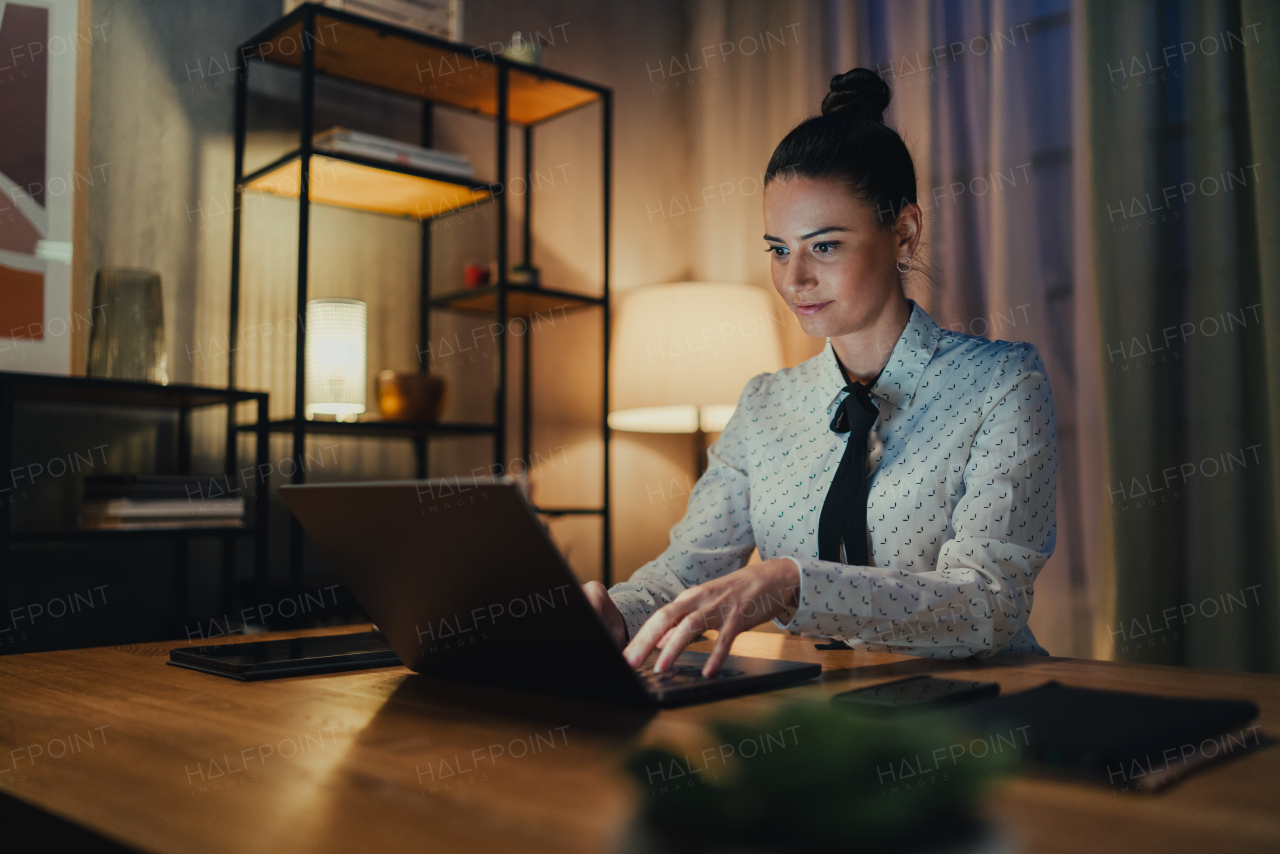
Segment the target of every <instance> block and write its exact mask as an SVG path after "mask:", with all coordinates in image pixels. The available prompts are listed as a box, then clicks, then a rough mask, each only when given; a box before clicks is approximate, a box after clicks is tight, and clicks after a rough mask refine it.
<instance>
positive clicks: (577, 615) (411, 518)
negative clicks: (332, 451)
mask: <svg viewBox="0 0 1280 854" xmlns="http://www.w3.org/2000/svg"><path fill="white" fill-rule="evenodd" d="M280 497H281V499H282V500H283V501H284V503H285V505H286V506H288V508H289V509H290V510H291V511H293V513H294V515H295V516H297V518H298V521H299V522H300V523H301V524H302V527H303V528H304V529H305V530H306V532H307V533H308V534H309V535H310V536H311V538H312V539H314V540H315V541H316V543H317V544H319V546H320V548H321V550H322V551H323V552H324V554H325V556H326V557H328V559H329V561H330V563H332V565H333V567H334V569H335V570H336V571H337V573H338V577H339V578H340V579H341V580H342V582H343V583H344V584H345V585H346V586H347V588H348V589H349V590H350V591H351V593H352V595H354V596H355V598H356V600H357V601H358V602H359V603H360V605H361V607H363V608H364V610H365V612H366V613H367V614H368V615H369V617H370V618H371V619H372V620H373V621H374V623H375V624H376V625H377V626H378V628H379V630H380V631H381V632H382V634H383V636H384V637H385V638H386V640H387V643H388V644H389V645H390V646H391V648H392V649H393V650H395V652H396V655H398V656H399V658H400V661H401V662H402V663H403V664H404V665H405V666H407V667H408V668H409V669H410V670H413V671H415V672H418V673H422V674H426V675H429V676H432V677H436V678H441V679H449V680H456V681H462V682H471V683H479V684H484V685H490V686H499V687H503V688H513V689H518V690H525V691H535V692H539V693H544V694H557V695H564V696H571V697H582V698H588V699H596V700H605V701H611V702H618V703H625V704H632V705H647V706H673V705H682V704H686V703H698V702H705V701H708V700H715V699H720V698H722V697H728V696H731V695H735V694H746V693H752V692H756V691H763V690H766V689H770V688H776V687H779V686H783V685H789V684H792V683H795V682H799V681H803V680H807V679H812V678H815V677H817V676H818V675H819V674H820V673H821V672H822V668H821V667H820V666H819V665H817V664H809V663H804V662H795V661H776V660H770V659H759V658H746V657H743V656H736V655H731V656H729V657H728V658H727V659H726V660H725V663H724V665H723V666H722V667H721V669H720V671H719V672H718V673H717V674H715V675H714V676H712V677H710V678H704V677H703V676H702V675H701V669H702V665H703V663H704V662H705V661H706V659H707V656H708V653H698V652H684V653H682V654H681V655H680V656H679V658H677V660H676V662H675V664H674V665H673V666H672V668H671V669H670V670H668V671H667V672H664V673H660V674H658V673H654V672H653V671H652V668H651V663H646V665H645V666H644V667H643V668H641V669H639V670H636V669H633V668H632V667H631V666H630V665H629V664H627V661H626V659H625V658H623V656H622V650H620V649H619V648H618V646H617V645H616V644H615V643H614V642H613V639H612V637H611V636H610V635H609V632H608V630H607V629H606V628H605V625H604V622H603V621H602V620H601V619H600V617H599V615H598V614H596V612H595V609H593V608H592V607H591V605H590V603H589V602H588V601H587V598H586V596H585V595H584V594H583V592H582V589H581V587H580V586H579V582H578V579H577V578H576V577H575V576H574V574H573V571H572V570H571V569H570V568H569V565H568V564H567V563H566V562H565V560H564V557H563V556H562V555H561V554H560V551H559V550H558V549H557V548H556V546H555V543H553V542H552V540H551V537H550V535H549V533H548V531H547V528H546V526H545V525H544V524H543V522H542V520H541V519H540V518H539V517H538V515H537V512H536V511H535V510H534V508H533V507H532V506H531V505H530V504H529V502H528V501H527V500H526V498H525V495H524V492H523V490H522V489H521V488H520V486H519V485H518V484H517V483H516V482H515V481H514V480H512V479H511V478H509V477H506V476H501V477H495V478H474V479H463V478H444V479H432V480H416V481H392V482H376V483H343V484H299V485H291V486H282V487H280ZM655 659H656V655H651V656H650V662H652V661H653V660H655Z"/></svg>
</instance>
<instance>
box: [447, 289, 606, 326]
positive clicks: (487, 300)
mask: <svg viewBox="0 0 1280 854" xmlns="http://www.w3.org/2000/svg"><path fill="white" fill-rule="evenodd" d="M504 287H505V288H506V289H507V314H508V315H509V316H511V317H516V316H520V317H529V316H530V315H538V314H541V315H554V313H555V312H556V311H559V310H561V309H563V310H565V311H573V310H574V309H579V308H587V307H589V306H593V305H604V298H603V297H593V296H588V295H587V294H578V293H574V292H573V291H557V290H554V289H552V288H541V287H535V286H533V285H512V284H502V285H486V286H485V287H483V288H468V289H467V290H463V291H454V292H453V293H451V294H444V295H442V296H438V297H434V298H432V300H431V306H432V308H447V309H451V310H453V311H461V312H468V313H472V314H493V313H494V312H495V311H497V310H498V291H499V290H500V289H501V288H504ZM551 319H552V320H554V317H552V318H551Z"/></svg>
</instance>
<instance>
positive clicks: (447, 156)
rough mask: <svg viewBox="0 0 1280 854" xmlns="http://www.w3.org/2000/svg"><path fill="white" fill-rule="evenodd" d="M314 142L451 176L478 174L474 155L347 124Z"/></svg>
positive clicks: (337, 151) (317, 146)
mask: <svg viewBox="0 0 1280 854" xmlns="http://www.w3.org/2000/svg"><path fill="white" fill-rule="evenodd" d="M313 145H314V146H315V149H316V150H317V151H331V152H333V153H334V154H350V155H353V156H355V157H363V158H366V159H368V160H380V161H382V162H384V163H395V164H397V165H399V166H410V167H412V168H414V169H421V170H422V171H424V172H436V173H439V174H442V175H447V176H449V177H451V178H461V179H463V180H467V181H471V180H474V179H475V177H476V172H475V169H473V168H472V167H471V158H469V157H467V155H465V154H457V153H455V152H452V151H440V150H438V149H435V148H423V147H422V146H420V145H410V144H409V143H407V142H400V141H398V140H394V139H387V138H386V137H384V136H375V135H374V134H371V133H363V132H361V131H358V130H350V129H349V128H344V127H332V128H329V129H328V130H327V131H325V132H324V133H320V134H316V137H315V141H314V142H313Z"/></svg>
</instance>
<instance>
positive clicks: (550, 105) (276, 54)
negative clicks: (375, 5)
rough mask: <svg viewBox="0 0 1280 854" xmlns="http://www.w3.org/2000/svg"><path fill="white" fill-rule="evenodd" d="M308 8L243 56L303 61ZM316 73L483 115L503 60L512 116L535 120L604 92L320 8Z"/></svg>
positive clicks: (489, 110)
mask: <svg viewBox="0 0 1280 854" xmlns="http://www.w3.org/2000/svg"><path fill="white" fill-rule="evenodd" d="M302 21H303V9H302V8H299V9H297V10H295V11H294V12H293V13H291V14H289V15H288V16H286V17H285V18H283V19H281V21H280V22H278V26H275V27H272V28H269V29H268V30H267V31H265V32H264V33H262V34H260V35H259V36H257V37H255V38H254V39H251V40H250V41H248V42H246V43H245V44H244V45H242V46H241V56H252V57H256V58H257V59H261V60H264V61H266V62H273V63H279V64H282V65H290V66H293V67H294V68H300V67H301V65H302V53H303V52H302V47H301V46H302ZM311 43H312V44H313V46H314V54H315V67H316V72H317V73H319V74H326V75H329V76H331V77H340V78H342V79H344V80H353V81H356V82H358V83H365V84H368V85H370V86H377V87H379V88H381V89H390V90H391V91H394V92H399V93H401V94H404V95H411V96H413V97H415V98H425V99H427V100H430V101H436V102H438V103H443V104H449V105H450V106H453V107H457V108H459V109H462V110H470V111H472V112H476V113H480V114H482V115H486V116H496V115H497V114H498V68H499V66H506V67H507V68H508V69H509V72H508V73H509V77H508V81H509V83H508V87H509V88H508V110H507V113H508V118H509V119H510V120H511V121H512V122H515V123H517V124H526V125H527V124H535V123H537V122H541V121H545V120H547V119H549V118H552V117H554V116H558V115H560V114H562V113H566V112H568V111H570V110H574V109H577V108H578V107H581V106H584V105H586V104H590V103H593V102H595V101H598V100H599V99H600V96H601V93H602V91H604V90H603V88H602V87H600V86H594V85H592V84H590V83H586V82H585V81H580V80H575V79H574V78H572V77H569V76H568V75H565V74H559V73H556V72H552V71H549V70H547V69H542V68H537V67H534V66H527V65H523V64H521V63H518V62H512V61H511V60H508V59H505V58H502V57H501V56H494V55H493V54H490V53H489V52H488V51H485V50H483V49H481V48H472V47H471V46H470V45H464V44H456V43H452V42H448V41H445V40H444V39H438V38H433V37H431V36H427V35H423V34H421V33H415V32H413V31H412V30H406V29H402V28H400V27H395V26H392V25H390V24H382V23H379V22H376V21H370V20H366V19H363V18H358V17H356V16H354V15H349V14H347V13H344V12H338V11H336V10H331V9H316V25H315V36H314V39H313V40H312V41H311Z"/></svg>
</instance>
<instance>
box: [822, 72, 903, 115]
mask: <svg viewBox="0 0 1280 854" xmlns="http://www.w3.org/2000/svg"><path fill="white" fill-rule="evenodd" d="M891 97H892V93H891V92H890V91H889V84H888V83H885V82H884V78H882V77H881V76H880V75H879V74H876V73H875V72H874V71H872V70H871V69H869V68H854V69H852V70H850V71H846V72H845V73H844V74H837V75H836V76H835V77H832V78H831V91H830V92H828V93H827V95H826V97H825V98H823V99H822V114H823V115H824V116H826V115H831V114H832V113H840V114H841V115H846V116H849V117H851V118H854V119H860V120H863V121H869V122H879V123H880V124H883V123H884V111H885V108H886V107H888V106H889V99H890V98H891Z"/></svg>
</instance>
